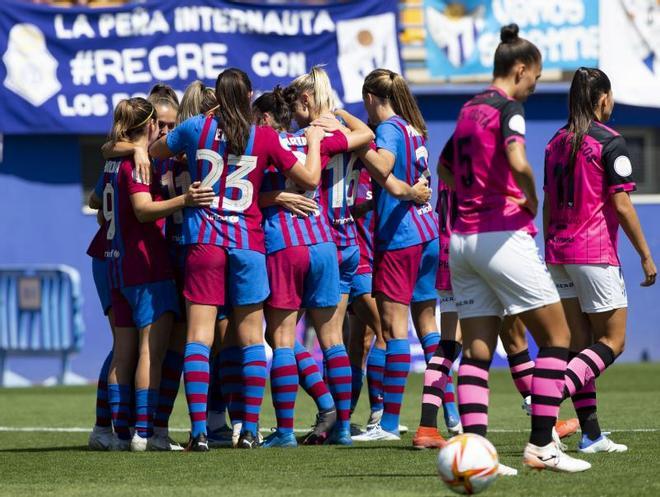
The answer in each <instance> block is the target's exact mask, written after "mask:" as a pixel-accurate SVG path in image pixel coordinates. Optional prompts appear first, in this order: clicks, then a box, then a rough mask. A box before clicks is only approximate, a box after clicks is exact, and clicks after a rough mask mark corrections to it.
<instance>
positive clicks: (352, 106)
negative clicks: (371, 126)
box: [0, 0, 401, 134]
mask: <svg viewBox="0 0 660 497" xmlns="http://www.w3.org/2000/svg"><path fill="white" fill-rule="evenodd" d="M396 12H397V2H396V0H361V1H359V2H358V1H356V2H348V3H342V4H338V5H326V6H310V7H296V8H293V7H289V8H287V7H276V6H269V7H265V6H256V5H241V4H238V3H236V2H229V1H222V0H214V1H210V0H158V1H153V0H148V1H146V2H144V3H141V4H139V5H137V6H136V5H132V6H126V7H120V8H107V9H86V8H65V9H62V8H53V7H49V6H44V5H33V4H29V3H26V2H20V1H17V0H8V1H5V2H2V4H1V5H0V54H2V62H3V63H2V64H0V80H1V81H2V82H3V84H2V85H1V86H0V112H1V113H2V116H3V119H2V120H0V132H3V133H8V134H11V133H14V134H29V133H75V134H99V133H106V132H107V131H108V129H109V127H110V123H111V119H112V110H113V108H114V106H115V104H116V103H117V102H118V101H119V100H121V99H123V98H127V97H129V96H141V95H144V94H145V93H146V92H147V91H148V89H149V87H150V86H151V85H153V84H154V83H156V82H159V81H160V82H165V83H168V84H170V85H172V86H173V87H174V88H175V89H177V90H178V91H182V90H183V89H184V88H185V86H186V85H187V84H188V83H189V82H191V81H193V80H195V79H200V80H202V81H204V82H205V83H206V84H208V85H213V84H215V78H216V77H217V75H218V73H219V72H220V71H222V70H223V69H225V68H227V67H232V66H233V67H239V68H241V69H243V70H244V71H246V72H247V73H248V74H249V76H250V78H251V79H252V82H253V85H254V89H255V91H256V92H259V91H265V90H270V89H272V88H273V87H274V86H275V85H276V84H287V83H288V82H290V81H291V79H293V78H295V77H296V76H299V75H300V74H303V73H305V72H306V71H307V70H308V69H309V68H310V67H311V66H312V65H314V64H326V70H327V71H328V73H329V75H330V77H331V78H332V81H333V84H334V87H335V89H336V91H337V93H338V95H337V96H338V98H339V101H340V102H341V104H342V105H344V106H346V107H347V108H348V109H349V111H352V112H355V113H358V114H362V113H364V110H363V108H362V95H361V88H362V81H363V80H364V76H366V75H367V74H368V73H369V72H370V71H371V70H372V69H375V68H377V67H387V68H389V69H392V70H395V71H397V72H400V70H401V68H400V61H399V47H398V42H397V16H396Z"/></svg>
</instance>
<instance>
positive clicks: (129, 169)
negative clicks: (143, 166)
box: [120, 160, 151, 195]
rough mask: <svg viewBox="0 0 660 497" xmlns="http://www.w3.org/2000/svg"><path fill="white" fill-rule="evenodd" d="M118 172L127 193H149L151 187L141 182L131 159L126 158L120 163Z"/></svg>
mask: <svg viewBox="0 0 660 497" xmlns="http://www.w3.org/2000/svg"><path fill="white" fill-rule="evenodd" d="M120 174H121V176H122V177H123V180H124V181H125V182H126V190H127V191H128V194H129V195H133V194H134V193H142V192H144V193H150V192H151V188H150V186H149V185H147V184H144V183H142V181H141V180H140V179H139V178H138V174H137V171H136V170H135V168H134V167H133V161H129V160H126V161H124V162H122V163H121V169H120Z"/></svg>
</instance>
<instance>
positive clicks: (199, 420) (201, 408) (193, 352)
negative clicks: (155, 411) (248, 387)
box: [183, 342, 211, 437]
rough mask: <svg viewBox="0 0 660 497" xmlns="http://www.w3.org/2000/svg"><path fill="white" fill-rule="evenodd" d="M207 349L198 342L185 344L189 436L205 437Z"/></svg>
mask: <svg viewBox="0 0 660 497" xmlns="http://www.w3.org/2000/svg"><path fill="white" fill-rule="evenodd" d="M210 353H211V350H210V349H209V347H207V346H206V345H204V344H203V343H199V342H189V343H187V344H186V349H185V353H184V360H183V384H184V388H185V390H186V401H187V402H188V413H189V414H190V422H191V430H190V432H191V434H192V436H193V437H197V436H199V435H201V434H204V435H206V405H207V398H208V392H209V354H210Z"/></svg>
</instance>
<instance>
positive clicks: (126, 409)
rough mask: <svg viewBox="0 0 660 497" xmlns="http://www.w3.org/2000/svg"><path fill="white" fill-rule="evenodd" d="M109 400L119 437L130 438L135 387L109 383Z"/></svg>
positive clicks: (113, 423) (114, 425)
mask: <svg viewBox="0 0 660 497" xmlns="http://www.w3.org/2000/svg"><path fill="white" fill-rule="evenodd" d="M108 400H109V403H110V412H111V413H112V426H113V427H114V430H115V433H116V434H117V437H118V438H119V439H121V440H130V439H131V432H130V430H129V426H130V421H131V418H132V417H133V415H132V413H131V405H132V404H133V388H132V387H131V386H130V385H118V384H110V385H108Z"/></svg>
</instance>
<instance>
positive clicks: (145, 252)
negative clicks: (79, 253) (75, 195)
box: [101, 157, 174, 288]
mask: <svg viewBox="0 0 660 497" xmlns="http://www.w3.org/2000/svg"><path fill="white" fill-rule="evenodd" d="M136 193H150V194H152V195H153V194H154V193H156V192H155V191H154V190H153V187H149V186H148V185H145V184H143V183H142V182H141V181H140V180H138V179H137V174H136V173H135V170H134V163H133V158H132V157H131V158H123V159H114V160H108V161H106V162H105V167H104V170H103V190H102V197H101V201H102V203H103V207H102V208H103V216H104V218H105V223H104V224H103V226H102V227H101V231H102V233H103V235H104V236H105V242H106V243H105V247H106V248H105V258H106V260H108V261H109V264H108V271H109V276H110V286H111V287H112V288H123V287H129V286H135V285H141V284H144V283H150V282H154V281H163V280H167V279H171V278H173V277H174V273H173V270H172V267H171V264H170V258H169V254H168V249H167V242H166V241H165V237H164V236H163V231H162V225H163V223H162V222H149V223H141V222H139V221H138V219H137V217H136V216H135V211H134V210H133V204H132V202H131V195H134V194H136Z"/></svg>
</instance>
